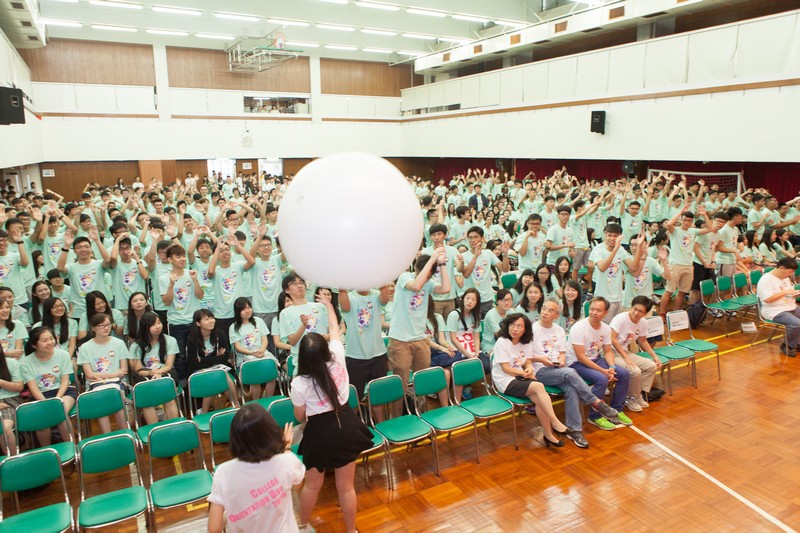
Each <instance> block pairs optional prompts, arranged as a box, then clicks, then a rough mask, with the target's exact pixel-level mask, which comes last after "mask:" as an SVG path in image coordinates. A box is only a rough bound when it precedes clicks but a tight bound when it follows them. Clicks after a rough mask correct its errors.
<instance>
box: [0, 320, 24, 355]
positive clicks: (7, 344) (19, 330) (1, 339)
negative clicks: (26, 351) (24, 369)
mask: <svg viewBox="0 0 800 533" xmlns="http://www.w3.org/2000/svg"><path fill="white" fill-rule="evenodd" d="M12 322H14V331H8V328H7V327H6V326H3V327H2V328H0V346H2V347H3V351H4V352H8V351H9V350H15V349H16V347H17V341H18V340H21V341H22V344H23V346H24V345H25V341H27V340H28V330H27V329H26V328H25V324H23V323H22V322H20V321H19V320H13V321H12Z"/></svg>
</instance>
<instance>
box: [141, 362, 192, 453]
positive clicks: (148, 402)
mask: <svg viewBox="0 0 800 533" xmlns="http://www.w3.org/2000/svg"><path fill="white" fill-rule="evenodd" d="M132 395H133V410H134V411H135V412H136V413H137V415H138V413H139V409H144V408H146V407H156V406H159V405H164V404H165V403H168V402H171V401H173V400H174V401H175V403H176V404H177V405H178V414H179V415H180V416H179V417H178V418H173V419H171V420H162V421H160V422H156V423H154V424H147V425H144V426H139V417H138V416H134V417H133V425H134V429H135V430H136V435H137V436H138V437H139V441H140V442H141V443H142V444H143V445H145V446H147V443H148V440H147V439H148V436H149V435H150V430H151V429H153V428H155V427H158V426H163V425H165V424H169V423H171V422H176V421H179V420H186V418H184V416H183V407H182V405H181V404H182V402H181V401H180V398H178V392H177V390H176V389H175V382H174V381H172V378H170V377H163V378H158V379H150V380H147V381H141V382H139V383H137V384H136V385H134V386H133V393H132Z"/></svg>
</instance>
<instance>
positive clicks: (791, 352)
mask: <svg viewBox="0 0 800 533" xmlns="http://www.w3.org/2000/svg"><path fill="white" fill-rule="evenodd" d="M781 353H783V354H784V355H785V356H786V357H797V349H795V348H787V347H786V343H785V342H784V343H781Z"/></svg>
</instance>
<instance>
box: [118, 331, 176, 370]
mask: <svg viewBox="0 0 800 533" xmlns="http://www.w3.org/2000/svg"><path fill="white" fill-rule="evenodd" d="M164 341H165V343H166V346H165V348H166V353H164V354H163V355H164V362H163V363H162V362H161V357H159V351H160V349H161V347H160V344H159V343H158V342H155V343H154V344H153V345H151V347H150V351H148V352H147V353H146V354H145V355H144V357H142V349H141V348H140V347H139V343H138V342H134V343H133V344H131V349H130V358H131V359H134V360H139V361H141V362H142V366H143V367H145V368H147V369H150V370H152V369H154V368H162V367H164V366H166V362H167V358H168V356H170V355H172V356H175V357H177V355H178V351H179V348H178V341H177V340H175V337H173V336H171V335H164Z"/></svg>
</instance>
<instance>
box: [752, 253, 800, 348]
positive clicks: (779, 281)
mask: <svg viewBox="0 0 800 533" xmlns="http://www.w3.org/2000/svg"><path fill="white" fill-rule="evenodd" d="M795 271H797V260H796V259H792V258H791V257H784V258H783V259H781V260H780V261H778V265H777V266H776V267H775V269H773V270H770V271H769V272H767V273H766V274H764V275H763V276H762V277H761V279H760V280H758V288H757V293H758V300H759V303H760V304H761V315H762V316H763V317H764V318H766V319H767V320H772V321H773V322H776V323H778V324H782V325H784V326H786V342H785V343H783V344H781V351H782V352H783V353H784V354H786V355H787V356H789V357H796V355H797V353H796V352H797V351H798V350H800V307H798V306H797V297H798V296H800V291H798V290H797V289H795V287H794V286H793V285H792V277H793V276H794V273H795Z"/></svg>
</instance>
